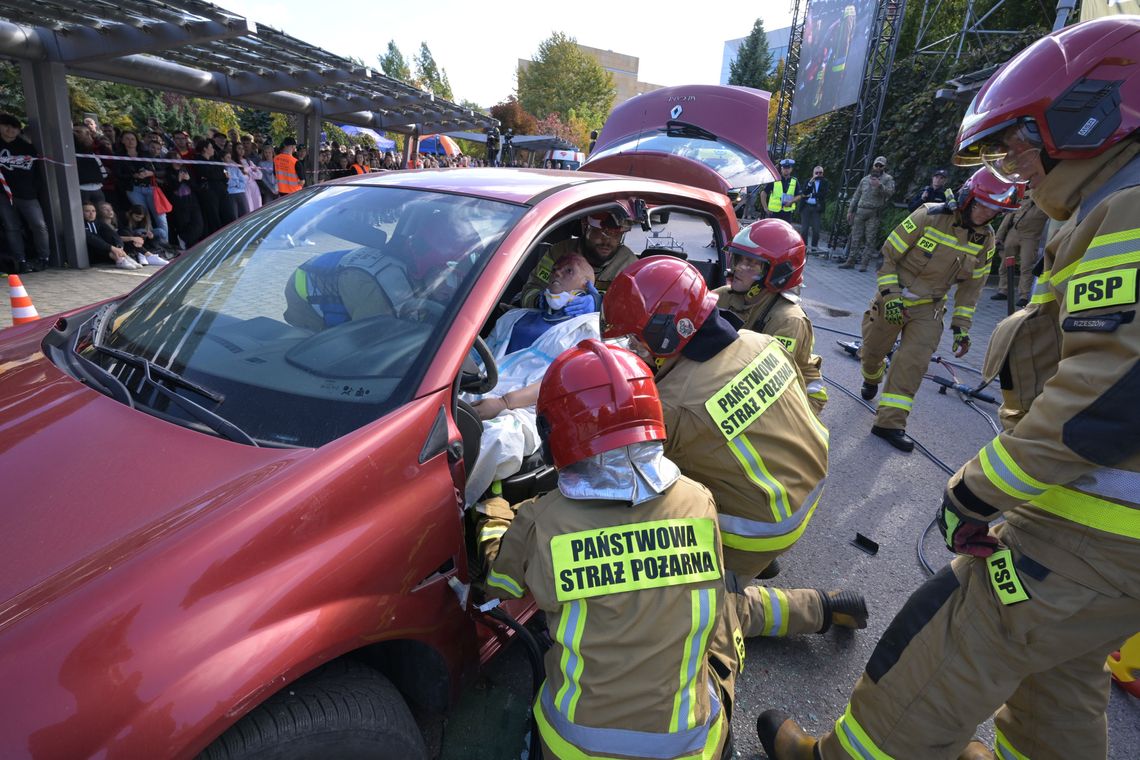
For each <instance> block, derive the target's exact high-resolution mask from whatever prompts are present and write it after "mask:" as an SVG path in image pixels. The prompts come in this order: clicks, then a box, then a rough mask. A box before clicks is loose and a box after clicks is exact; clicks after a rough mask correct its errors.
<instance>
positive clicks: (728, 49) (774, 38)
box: [720, 26, 792, 84]
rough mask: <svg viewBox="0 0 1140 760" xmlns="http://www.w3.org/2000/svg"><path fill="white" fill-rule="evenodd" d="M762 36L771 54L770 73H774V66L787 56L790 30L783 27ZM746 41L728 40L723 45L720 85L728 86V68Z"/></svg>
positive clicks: (742, 39) (788, 27)
mask: <svg viewBox="0 0 1140 760" xmlns="http://www.w3.org/2000/svg"><path fill="white" fill-rule="evenodd" d="M764 36H765V37H767V38H768V52H769V53H771V54H772V71H775V70H776V65H777V64H778V63H779V62H780V61H782V60H783V59H784V58H785V57H786V56H787V55H788V39H789V38H790V37H791V36H792V28H791V27H790V26H785V27H784V28H783V29H773V30H772V31H770V32H765V34H764ZM746 39H748V38H747V37H741V38H740V39H738V40H728V41H727V42H725V43H724V59H723V60H722V61H721V64H720V83H721V84H728V76H729V69H728V67H729V65H730V64H731V63H732V62H733V61H735V60H736V54H737V53H738V52H739V51H740V46H741V45H743V44H744V41H745V40H746ZM768 73H771V72H768Z"/></svg>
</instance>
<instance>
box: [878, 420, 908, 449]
mask: <svg viewBox="0 0 1140 760" xmlns="http://www.w3.org/2000/svg"><path fill="white" fill-rule="evenodd" d="M871 432H872V433H874V434H875V435H877V436H879V437H880V438H882V439H883V440H884V441H886V442H887V443H889V444H891V445H892V446H894V447H895V448H896V449H898V450H899V451H906V452H908V453H909V452H911V451H914V439H913V438H911V437H910V436H909V435H907V434H906V431H905V430H903V429H902V428H885V427H879V426H878V425H872V426H871Z"/></svg>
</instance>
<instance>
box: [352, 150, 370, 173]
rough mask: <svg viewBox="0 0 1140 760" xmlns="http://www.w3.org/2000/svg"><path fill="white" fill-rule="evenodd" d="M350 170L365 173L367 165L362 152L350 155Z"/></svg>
mask: <svg viewBox="0 0 1140 760" xmlns="http://www.w3.org/2000/svg"><path fill="white" fill-rule="evenodd" d="M351 168H352V170H353V171H354V172H356V173H357V174H367V173H368V167H367V166H365V160H364V154H363V153H357V154H356V155H355V156H353V157H352V167H351Z"/></svg>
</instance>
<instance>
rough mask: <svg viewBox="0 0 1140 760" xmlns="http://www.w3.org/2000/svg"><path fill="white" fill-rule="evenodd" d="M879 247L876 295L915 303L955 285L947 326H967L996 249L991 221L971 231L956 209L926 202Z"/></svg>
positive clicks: (932, 298) (929, 299)
mask: <svg viewBox="0 0 1140 760" xmlns="http://www.w3.org/2000/svg"><path fill="white" fill-rule="evenodd" d="M882 250H883V265H882V266H881V267H880V268H879V277H878V288H879V292H880V293H882V294H884V296H896V295H898V296H902V297H903V299H904V303H905V304H906V305H907V306H918V305H921V304H925V303H934V302H937V301H941V300H943V299H944V298H946V296H947V294H948V293H949V292H950V289H951V288H952V287H954V286H955V285H957V286H958V289H957V291H956V292H955V293H954V312H953V316H952V317H951V320H950V324H951V325H953V326H955V327H961V328H964V329H967V330H968V329H969V328H970V325H971V324H972V323H973V320H974V308H975V307H976V306H977V303H978V296H979V295H980V294H981V292H982V286H983V285H985V282H986V276H987V275H988V274H989V272H990V259H991V257H992V256H993V251H994V233H993V230H992V229H990V227H989V225H983V226H982V228H981V229H980V230H977V231H974V230H971V229H970V228H969V227H965V226H963V225H962V224H961V223H960V221H959V213H958V212H957V211H948V210H947V209H946V207H945V206H941V205H935V204H926V205H923V206H919V207H918V208H917V209H915V211H914V213H912V214H911V215H910V216H908V217H907V218H906V219H903V220H902V223H901V224H899V226H897V227H895V229H894V230H893V231H892V232H891V234H889V235H887V242H886V243H884V244H883V249H882Z"/></svg>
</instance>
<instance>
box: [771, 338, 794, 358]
mask: <svg viewBox="0 0 1140 760" xmlns="http://www.w3.org/2000/svg"><path fill="white" fill-rule="evenodd" d="M772 337H773V338H775V339H776V340H778V341H780V345H781V346H783V347H784V348H785V349H787V351H788V353H789V354H794V353H795V352H796V339H795V338H789V337H787V336H785V335H773V336H772Z"/></svg>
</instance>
